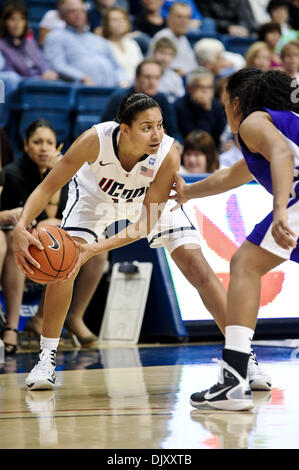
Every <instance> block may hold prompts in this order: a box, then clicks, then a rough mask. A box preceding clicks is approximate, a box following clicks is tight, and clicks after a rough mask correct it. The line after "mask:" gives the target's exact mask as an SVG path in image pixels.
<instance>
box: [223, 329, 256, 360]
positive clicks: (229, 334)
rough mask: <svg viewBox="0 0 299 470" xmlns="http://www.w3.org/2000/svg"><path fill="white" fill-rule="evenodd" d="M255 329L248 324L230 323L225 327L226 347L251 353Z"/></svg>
mask: <svg viewBox="0 0 299 470" xmlns="http://www.w3.org/2000/svg"><path fill="white" fill-rule="evenodd" d="M253 335H254V330H252V329H251V328H247V327H246V326H240V325H230V326H227V327H226V328H225V348H226V349H233V350H234V351H239V352H243V353H246V354H250V351H251V341H252V338H253Z"/></svg>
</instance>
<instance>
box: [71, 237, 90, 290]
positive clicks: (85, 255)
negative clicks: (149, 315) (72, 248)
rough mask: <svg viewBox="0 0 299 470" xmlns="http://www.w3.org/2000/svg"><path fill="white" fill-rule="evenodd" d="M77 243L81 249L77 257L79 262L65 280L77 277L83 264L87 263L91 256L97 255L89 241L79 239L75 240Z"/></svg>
mask: <svg viewBox="0 0 299 470" xmlns="http://www.w3.org/2000/svg"><path fill="white" fill-rule="evenodd" d="M73 241H74V243H75V245H76V246H77V248H78V250H79V256H78V259H77V263H76V264H75V266H74V269H73V270H72V271H71V272H70V273H69V275H68V276H67V277H66V278H65V279H64V281H67V280H69V279H71V278H73V277H74V278H75V277H76V276H77V274H78V272H79V270H80V268H81V266H83V264H85V263H86V261H87V260H89V258H91V257H92V256H94V255H95V253H94V250H92V249H91V245H89V244H88V243H78V242H77V241H75V240H73Z"/></svg>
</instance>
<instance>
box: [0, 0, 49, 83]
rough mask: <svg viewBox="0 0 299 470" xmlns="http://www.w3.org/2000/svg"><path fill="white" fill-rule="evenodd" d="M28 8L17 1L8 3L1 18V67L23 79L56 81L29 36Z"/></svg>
mask: <svg viewBox="0 0 299 470" xmlns="http://www.w3.org/2000/svg"><path fill="white" fill-rule="evenodd" d="M28 27H29V25H28V11H27V9H26V7H25V6H24V5H23V4H22V3H20V2H10V3H8V4H7V6H6V7H5V8H4V10H3V13H2V15H1V19H0V36H1V38H0V51H1V53H2V55H3V57H4V59H5V67H4V70H9V71H13V72H15V73H17V74H18V75H19V76H20V77H22V78H28V77H31V78H32V77H35V78H39V79H43V80H57V78H58V74H57V73H56V72H55V71H54V70H52V68H51V66H50V65H49V64H48V62H47V61H46V59H45V58H44V56H43V53H42V51H41V50H40V49H39V46H38V44H37V43H36V41H35V40H34V39H33V38H30V39H29V38H28V37H27V33H28Z"/></svg>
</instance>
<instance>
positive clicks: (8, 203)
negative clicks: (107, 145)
mask: <svg viewBox="0 0 299 470" xmlns="http://www.w3.org/2000/svg"><path fill="white" fill-rule="evenodd" d="M60 157H61V154H60V152H58V151H57V150H56V134H55V131H54V129H53V127H52V126H51V124H50V123H48V122H47V121H46V120H44V119H41V120H39V121H35V122H33V123H32V124H31V125H30V126H29V127H28V128H27V130H26V137H25V141H24V153H23V155H22V156H21V157H19V158H17V159H16V160H14V161H13V162H12V163H10V164H8V165H6V166H5V167H4V169H3V172H4V185H3V191H2V194H1V209H2V210H5V211H7V210H9V211H12V212H13V211H15V214H14V215H15V219H16V217H17V216H18V215H20V213H21V207H20V206H23V205H24V204H25V201H26V199H27V198H28V196H29V195H30V194H31V192H32V191H33V190H34V189H35V187H36V186H37V185H38V184H39V183H40V182H41V181H42V179H43V178H44V177H45V176H46V174H47V173H48V172H49V171H50V169H51V168H52V167H53V166H54V165H55V164H56V162H57V161H58V160H59V159H60ZM66 190H67V188H65V189H63V190H61V191H59V193H57V194H55V196H53V198H52V199H51V201H50V204H49V206H48V208H47V209H46V211H44V212H43V213H42V214H41V215H40V217H39V218H38V219H37V222H40V221H41V220H42V221H44V222H46V223H50V224H58V223H59V220H60V218H61V216H62V209H63V208H64V204H65V201H66V197H67V194H66ZM15 222H16V220H12V221H11V225H9V226H8V227H7V230H6V231H5V235H6V244H7V252H6V256H5V260H4V264H3V271H2V275H1V283H2V287H3V294H4V301H5V307H6V319H7V322H6V327H5V329H4V330H3V333H2V338H3V341H4V344H5V351H6V354H13V353H15V352H16V349H17V329H18V322H19V313H20V308H21V304H22V297H23V290H24V281H25V277H24V274H23V273H22V272H21V271H20V269H19V268H18V266H17V265H16V262H15V260H14V256H13V236H12V232H13V231H12V228H13V225H14V224H15Z"/></svg>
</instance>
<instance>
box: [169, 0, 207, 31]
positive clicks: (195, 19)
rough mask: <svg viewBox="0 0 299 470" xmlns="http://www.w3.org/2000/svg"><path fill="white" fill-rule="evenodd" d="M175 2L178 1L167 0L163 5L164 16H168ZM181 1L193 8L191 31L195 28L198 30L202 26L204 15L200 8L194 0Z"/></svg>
mask: <svg viewBox="0 0 299 470" xmlns="http://www.w3.org/2000/svg"><path fill="white" fill-rule="evenodd" d="M174 3H177V0H165V1H164V3H163V6H162V10H161V14H162V16H163V18H167V16H168V12H169V8H170V7H171V5H173V4H174ZM181 3H187V4H188V5H189V6H190V8H191V21H190V25H189V31H192V30H195V31H198V30H199V28H200V26H201V20H202V15H201V13H200V11H199V10H198V8H197V6H196V4H195V1H194V0H182V1H181Z"/></svg>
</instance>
